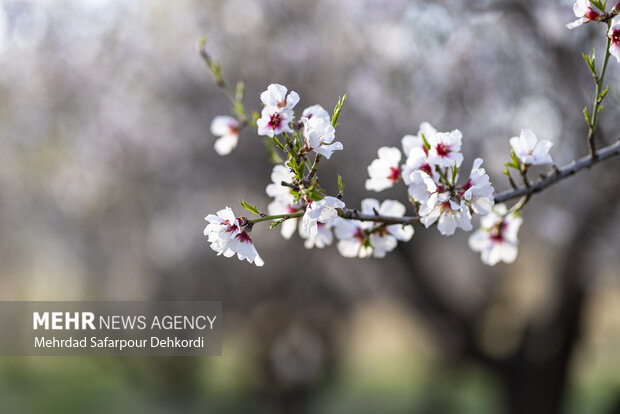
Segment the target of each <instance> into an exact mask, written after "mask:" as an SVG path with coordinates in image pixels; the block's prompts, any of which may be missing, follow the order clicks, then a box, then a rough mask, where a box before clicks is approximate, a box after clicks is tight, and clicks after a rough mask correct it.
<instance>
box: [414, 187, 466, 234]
mask: <svg viewBox="0 0 620 414" xmlns="http://www.w3.org/2000/svg"><path fill="white" fill-rule="evenodd" d="M419 213H420V222H421V223H422V224H424V227H426V228H429V227H430V226H431V225H433V224H434V223H435V222H437V229H438V230H439V233H441V234H443V235H444V236H451V235H453V234H454V232H455V231H456V229H457V228H461V229H463V230H465V231H470V230H471V229H472V225H471V213H470V212H469V208H468V206H467V205H466V203H465V201H464V200H461V202H460V203H456V202H455V201H454V200H452V199H445V198H444V197H443V195H439V196H438V197H436V198H431V199H429V201H428V202H427V203H426V204H424V205H422V206H421V207H420V210H419Z"/></svg>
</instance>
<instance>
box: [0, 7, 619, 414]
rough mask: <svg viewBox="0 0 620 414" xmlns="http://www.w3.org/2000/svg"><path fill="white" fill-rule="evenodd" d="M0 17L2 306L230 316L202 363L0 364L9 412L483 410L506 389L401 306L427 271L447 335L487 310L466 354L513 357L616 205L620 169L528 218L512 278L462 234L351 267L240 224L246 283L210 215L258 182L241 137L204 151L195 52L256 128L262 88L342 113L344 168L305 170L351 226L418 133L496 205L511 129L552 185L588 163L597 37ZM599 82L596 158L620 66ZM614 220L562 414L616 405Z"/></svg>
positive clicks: (322, 22) (566, 187)
mask: <svg viewBox="0 0 620 414" xmlns="http://www.w3.org/2000/svg"><path fill="white" fill-rule="evenodd" d="M0 4H1V6H2V7H0V135H1V142H2V149H1V150H0V188H2V197H0V226H1V228H2V232H1V233H0V263H2V272H1V273H0V299H2V300H95V299H98V300H133V299H137V300H148V299H163V300H209V299H211V300H222V301H223V302H224V306H225V308H224V309H225V310H224V312H225V317H226V321H225V333H224V340H225V342H224V355H223V356H222V357H217V358H208V359H184V358H177V359H162V358H159V359H156V358H153V359H148V358H144V359H139V358H117V359H114V358H93V359H85V358H11V359H9V358H2V359H0V399H1V400H2V401H3V403H2V404H3V407H5V408H4V409H3V410H4V411H6V412H15V413H21V412H46V413H47V412H49V413H54V412H58V413H68V412H90V413H97V412H129V410H131V411H132V412H149V413H158V412H162V413H164V412H175V411H178V412H184V413H190V412H205V411H206V412H218V413H219V412H222V413H227V412H230V413H232V412H248V411H249V410H250V409H251V410H252V412H257V413H263V412H264V413H270V412H298V413H300V412H313V413H349V412H351V413H353V412H369V413H372V412H377V411H379V410H381V411H382V412H385V413H401V412H420V413H427V412H432V413H497V412H500V410H501V408H500V407H502V406H503V404H502V402H501V401H502V399H503V398H504V395H505V390H504V385H505V384H503V383H502V382H501V381H500V380H499V379H498V377H497V376H496V374H495V373H494V372H493V371H492V370H489V369H488V367H485V366H484V365H481V364H479V363H478V362H477V361H476V360H475V359H471V358H462V357H461V355H460V354H459V353H458V352H457V353H455V354H453V353H452V352H450V349H451V347H452V345H453V344H451V343H450V340H449V339H446V337H444V336H441V335H439V336H438V335H436V332H435V330H436V328H437V323H436V321H435V320H434V319H432V318H429V317H428V314H427V313H425V312H423V311H420V307H419V306H416V304H418V303H419V299H420V295H421V294H420V293H419V290H416V288H415V285H413V286H412V285H411V282H410V278H411V275H414V278H415V275H418V274H423V273H424V274H427V275H430V276H431V277H430V278H428V280H430V284H431V285H432V286H434V287H435V288H437V291H439V292H440V293H441V294H440V296H442V297H443V298H444V299H445V300H447V301H449V302H450V303H451V304H452V305H453V307H454V308H455V309H457V310H459V312H460V314H462V315H469V314H470V313H472V312H473V311H474V310H476V309H478V307H479V306H480V304H481V303H487V305H488V303H491V305H489V306H487V307H486V308H485V312H484V314H483V317H482V318H481V321H482V322H481V323H480V326H478V328H477V329H478V331H477V336H476V340H477V341H478V342H479V345H480V347H481V349H483V350H484V352H485V353H486V354H488V355H492V356H500V357H501V356H503V355H508V354H510V353H511V352H513V351H514V350H515V349H516V347H517V344H518V343H519V338H520V337H521V336H522V335H523V331H524V329H525V327H531V326H537V325H544V324H545V323H547V322H548V320H549V319H552V316H553V312H554V309H555V308H556V307H557V303H558V295H559V293H558V292H560V291H561V287H562V284H563V283H564V282H563V279H562V278H561V277H560V278H558V277H557V275H558V270H557V269H558V268H559V267H560V266H561V265H562V264H563V263H564V262H566V261H567V260H568V259H569V258H570V256H567V255H569V254H570V253H569V247H570V244H571V238H572V237H573V236H574V235H575V234H579V233H578V230H579V226H580V224H579V223H580V220H579V218H580V217H582V216H583V215H584V214H585V213H584V212H585V211H586V210H587V208H586V207H587V206H589V205H590V204H597V202H598V203H599V204H600V203H601V202H600V201H598V200H600V199H601V196H602V195H601V194H600V192H601V188H603V186H604V185H605V183H608V187H607V188H611V189H612V190H611V192H613V191H616V192H617V188H618V187H617V186H615V187H614V181H613V176H614V174H615V176H617V170H618V168H617V161H611V162H610V164H611V165H604V166H599V167H597V168H595V169H593V170H592V171H590V172H586V173H584V174H581V175H579V176H577V177H574V178H573V179H571V181H570V182H565V183H563V184H559V185H558V186H557V187H554V188H553V189H551V190H550V191H548V192H546V193H545V194H541V195H540V196H537V197H536V199H535V200H534V202H532V203H531V205H528V207H527V209H526V211H525V224H524V226H523V227H522V230H521V249H520V255H519V258H518V260H517V262H516V263H515V264H514V265H512V266H506V265H499V266H497V267H495V268H487V267H484V266H483V265H481V264H480V263H479V258H478V256H477V255H476V254H474V253H473V252H471V251H469V249H468V248H467V244H466V237H467V235H466V234H463V233H460V234H457V236H456V237H453V238H450V239H446V238H443V237H441V236H440V235H438V234H436V232H434V231H429V232H424V231H418V232H417V234H416V235H415V236H414V239H413V241H412V242H411V243H410V244H409V245H408V246H407V247H406V250H405V251H403V252H401V253H394V254H392V255H390V256H388V258H387V259H385V260H374V259H373V260H349V259H345V258H342V257H340V256H339V255H338V253H337V252H336V250H335V248H328V249H326V250H325V251H307V250H305V249H304V247H303V243H301V242H300V240H299V239H298V238H294V239H293V240H292V241H284V240H283V239H282V238H281V237H280V236H279V234H278V233H277V232H270V233H269V232H267V231H266V230H264V229H261V228H257V229H256V231H255V236H254V238H255V240H256V242H257V248H258V249H259V252H260V254H261V255H262V257H263V258H264V259H265V262H266V263H267V264H266V266H265V267H264V268H263V269H257V268H255V267H253V266H249V265H247V263H239V262H237V261H233V260H226V259H224V258H222V257H217V256H216V255H215V254H213V252H212V251H211V250H210V248H209V247H208V244H207V243H206V240H205V239H204V237H203V235H202V229H203V228H204V221H203V218H204V216H205V215H206V214H207V213H209V212H213V211H216V210H218V209H219V208H222V207H223V206H225V205H230V206H232V207H234V208H237V205H238V200H240V199H241V198H244V199H245V200H247V201H251V202H253V203H256V204H257V205H259V206H263V207H264V206H266V205H267V203H268V201H269V200H268V198H267V196H266V195H265V193H264V187H265V186H266V184H267V183H268V182H269V174H270V168H271V167H270V165H269V163H268V162H267V157H266V154H263V152H262V150H263V147H262V144H261V142H260V140H259V139H257V137H256V136H255V134H253V133H252V132H251V131H244V133H243V134H242V136H241V141H240V145H239V148H238V149H237V150H236V151H235V152H234V153H233V154H232V155H230V156H228V157H224V158H222V157H218V156H217V155H216V154H215V152H214V150H213V148H212V145H213V142H214V137H212V136H211V135H210V133H209V125H210V121H211V119H212V118H213V117H214V116H216V115H220V114H226V113H228V112H229V108H228V102H227V100H226V98H225V97H224V96H223V94H222V93H221V92H220V91H218V90H217V88H216V87H215V86H214V84H213V82H212V80H211V78H210V75H209V73H208V72H207V70H206V68H205V67H204V64H203V62H202V61H201V60H200V58H199V57H198V55H197V53H196V51H195V42H196V41H197V39H198V38H199V37H200V36H201V35H202V34H207V35H208V42H207V46H208V48H209V51H210V52H211V53H212V55H213V56H214V57H216V58H217V59H219V60H220V61H221V63H222V68H223V71H224V76H225V77H226V78H227V79H230V80H237V79H243V80H245V82H246V86H247V95H246V96H247V99H246V104H247V105H248V107H250V108H258V106H259V101H258V95H259V93H260V91H262V90H263V89H265V87H266V86H267V85H268V84H269V83H272V82H279V83H282V84H284V85H286V86H288V87H289V88H290V89H294V90H296V91H297V92H299V94H300V95H301V103H300V107H301V108H303V107H305V106H309V105H312V104H315V103H320V104H322V105H323V106H325V107H326V108H331V107H333V105H334V104H335V103H336V101H337V98H338V96H339V95H342V94H343V93H345V92H346V93H348V95H349V99H348V101H347V103H346V106H345V109H344V110H343V112H342V115H341V127H339V129H338V131H337V136H338V138H339V140H340V141H341V142H343V144H344V146H345V151H343V152H341V153H338V154H336V155H335V156H334V157H333V161H332V162H329V163H325V165H324V166H323V168H324V169H323V170H322V171H321V174H322V178H323V182H327V183H331V185H332V187H331V188H330V189H331V190H335V187H336V176H337V174H338V173H341V174H342V176H343V179H344V182H345V184H346V201H347V204H348V205H356V204H357V203H359V201H360V200H361V199H363V198H365V197H368V196H375V195H374V194H367V193H366V192H365V191H364V190H363V183H364V180H365V178H366V170H365V166H366V165H367V164H368V163H369V162H370V161H371V160H372V159H373V158H374V157H375V153H376V149H377V148H378V147H379V146H383V145H393V146H397V145H399V142H400V138H401V137H402V136H403V135H404V134H407V133H415V132H417V129H418V125H419V123H420V122H422V121H425V120H426V121H430V122H431V123H432V124H433V125H435V126H436V127H437V128H438V129H440V130H450V129H453V128H459V129H461V130H462V131H463V134H464V153H465V159H466V161H465V164H464V166H465V168H466V169H468V168H469V163H471V162H472V160H473V158H474V156H476V155H480V154H481V155H482V157H483V158H484V159H485V165H486V167H487V171H489V173H490V175H491V179H492V181H493V183H494V185H495V187H496V189H498V190H501V189H505V188H507V187H508V183H506V182H505V180H503V179H502V175H501V171H502V167H503V162H504V161H505V160H506V157H507V151H508V138H510V137H511V136H513V135H516V134H518V132H519V130H520V129H521V128H531V129H533V130H534V131H535V132H536V134H537V135H538V136H539V137H541V138H544V139H550V140H552V141H553V142H554V143H555V147H554V153H553V154H554V160H556V162H558V164H560V165H562V164H565V163H567V162H569V161H570V160H572V159H573V158H574V157H576V156H578V155H581V154H585V153H586V151H587V149H586V145H585V138H584V137H585V132H586V128H585V123H584V122H583V120H582V117H581V114H580V111H581V109H582V108H583V106H584V104H585V103H586V102H589V101H590V99H591V98H590V97H591V95H592V93H593V85H592V82H591V79H590V77H589V73H587V71H586V67H585V65H584V64H583V63H582V62H581V57H580V53H581V52H584V51H588V50H589V49H590V48H591V46H592V45H596V47H597V50H600V49H602V47H603V44H602V35H601V33H600V29H601V28H598V27H585V28H583V29H581V30H577V31H572V32H569V31H568V30H566V29H565V28H564V25H565V23H567V22H569V21H571V20H573V18H574V17H573V14H572V11H571V7H572V1H551V0H548V1H514V2H511V1H491V0H480V1H473V0H472V1H465V0H459V1H454V0H453V1H449V2H448V1H437V2H423V1H412V2H407V1H404V0H396V1H389V2H388V1H385V0H384V1H381V0H360V1H357V0H347V1H338V2H336V1H327V0H320V1H316V2H304V1H301V0H295V1H283V0H260V1H252V0H229V1H214V0H211V1H198V0H181V1H176V2H173V3H171V2H165V1H157V0H150V1H145V0H144V1H134V2H122V1H116V0H57V1H53V0H40V1H10V0H7V1H4V2H2V3H0ZM597 29H598V31H597ZM608 76H609V84H610V92H609V96H608V98H607V100H606V105H605V107H606V109H605V111H604V113H603V114H604V115H603V116H602V120H601V122H602V130H603V132H604V134H603V135H604V137H605V138H606V139H607V140H609V142H611V140H612V139H613V138H614V136H613V135H612V134H614V133H617V130H618V129H617V124H616V122H617V116H615V115H614V114H617V111H618V104H619V101H620V82H618V81H619V80H620V66H618V65H617V62H615V61H612V62H611V63H610V68H609V74H608ZM263 155H265V156H263ZM614 164H615V166H614ZM614 168H615V170H614ZM610 176H611V177H612V178H610ZM327 186H328V188H329V184H328V185H327ZM614 189H615V190H614ZM381 196H384V197H385V198H400V199H401V200H404V198H403V193H402V192H399V191H397V190H393V191H392V190H390V191H388V192H386V193H385V194H382V195H381ZM614 208H615V210H613V209H614ZM610 209H611V210H612V211H611V212H608V213H609V214H608V218H607V219H606V220H605V221H604V222H603V224H601V225H599V226H598V227H597V228H596V229H595V230H596V232H595V233H596V237H594V239H593V240H592V241H589V242H588V243H585V244H584V245H583V246H581V249H582V250H583V251H584V252H587V254H588V256H587V257H588V266H587V268H588V271H587V272H586V273H585V274H586V276H585V277H584V276H583V275H581V276H580V279H579V284H580V285H581V286H584V290H585V292H586V293H587V297H586V300H585V303H584V306H583V313H582V314H581V316H580V317H579V319H580V321H581V326H582V333H581V336H580V338H579V340H578V343H577V346H576V350H575V353H574V358H573V359H571V361H572V363H571V364H570V369H569V371H568V372H567V373H566V375H567V377H568V384H569V393H568V395H567V396H566V401H567V406H566V407H567V411H566V412H569V413H607V412H610V411H609V410H610V409H611V407H612V405H614V404H615V403H616V401H617V400H618V397H619V395H620V352H619V350H618V343H620V318H618V316H617V315H620V278H619V274H618V268H619V265H620V263H619V258H618V255H617V251H618V244H619V243H618V241H619V240H618V239H619V237H618V234H620V233H619V231H620V223H619V220H618V214H617V211H618V209H617V204H615V207H614V204H610ZM560 274H561V272H560ZM416 292H417V293H416ZM422 296H424V294H423V293H422ZM489 298H491V299H489ZM455 346H456V345H455ZM446 348H447V349H448V350H447V351H446Z"/></svg>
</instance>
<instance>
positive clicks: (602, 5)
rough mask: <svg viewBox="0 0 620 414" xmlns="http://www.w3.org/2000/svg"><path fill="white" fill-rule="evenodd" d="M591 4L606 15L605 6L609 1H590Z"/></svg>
mask: <svg viewBox="0 0 620 414" xmlns="http://www.w3.org/2000/svg"><path fill="white" fill-rule="evenodd" d="M590 3H592V4H593V5H595V6H596V8H597V9H599V10H600V11H602V12H603V13H605V5H606V4H607V0H605V3H603V2H602V1H601V0H590Z"/></svg>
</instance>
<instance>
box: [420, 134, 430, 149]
mask: <svg viewBox="0 0 620 414" xmlns="http://www.w3.org/2000/svg"><path fill="white" fill-rule="evenodd" d="M420 135H421V136H422V142H424V148H426V150H427V151H428V150H430V149H431V144H429V143H428V141H427V140H426V137H425V136H424V133H421V134H420Z"/></svg>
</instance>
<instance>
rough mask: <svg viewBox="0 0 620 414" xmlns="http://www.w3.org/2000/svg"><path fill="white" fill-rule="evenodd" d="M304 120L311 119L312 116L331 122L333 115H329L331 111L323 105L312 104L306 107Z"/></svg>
mask: <svg viewBox="0 0 620 414" xmlns="http://www.w3.org/2000/svg"><path fill="white" fill-rule="evenodd" d="M301 117H302V120H303V119H310V118H321V119H322V120H324V121H325V122H327V123H331V119H332V118H331V116H329V112H327V111H326V110H325V108H323V107H322V106H321V105H318V104H317V105H312V106H309V107H307V108H306V109H304V111H303V112H302V114H301Z"/></svg>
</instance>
